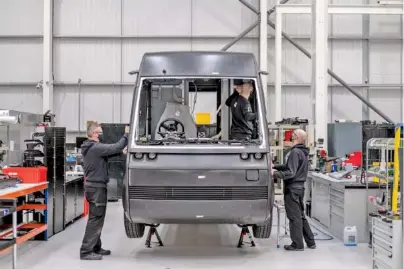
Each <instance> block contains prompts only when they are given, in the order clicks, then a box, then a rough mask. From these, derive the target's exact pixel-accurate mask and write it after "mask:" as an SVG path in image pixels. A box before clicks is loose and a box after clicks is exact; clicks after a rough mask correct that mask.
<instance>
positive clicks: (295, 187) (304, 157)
mask: <svg viewBox="0 0 404 269" xmlns="http://www.w3.org/2000/svg"><path fill="white" fill-rule="evenodd" d="M290 140H291V142H292V145H293V147H292V149H291V151H290V152H289V153H288V155H287V156H286V158H287V160H286V165H275V166H273V168H274V169H275V170H277V171H275V172H274V174H273V176H274V178H275V179H282V180H283V181H284V199H285V210H286V216H287V218H288V219H289V229H290V239H291V240H292V244H290V245H287V246H285V247H284V248H285V250H289V251H302V250H304V244H303V238H304V241H305V242H306V245H307V247H308V248H310V249H315V248H316V242H315V241H314V235H313V233H312V231H311V229H310V225H309V222H308V221H307V219H306V216H305V213H304V202H303V198H304V184H305V182H306V178H307V174H308V171H309V158H308V157H309V152H310V151H309V149H308V148H307V147H306V146H305V145H304V141H305V140H306V132H305V131H304V130H301V129H297V130H295V131H294V132H293V134H292V136H291V138H290Z"/></svg>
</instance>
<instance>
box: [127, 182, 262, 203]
mask: <svg viewBox="0 0 404 269" xmlns="http://www.w3.org/2000/svg"><path fill="white" fill-rule="evenodd" d="M129 199H138V200H192V201H201V200H261V199H268V187H267V186H246V187H226V186H211V187H202V186H187V187H184V186H129Z"/></svg>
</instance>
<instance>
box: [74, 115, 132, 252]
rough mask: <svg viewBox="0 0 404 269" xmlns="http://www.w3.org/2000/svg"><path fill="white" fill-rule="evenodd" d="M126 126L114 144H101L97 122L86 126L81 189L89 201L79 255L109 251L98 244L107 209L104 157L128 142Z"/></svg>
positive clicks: (120, 148) (100, 134)
mask: <svg viewBox="0 0 404 269" xmlns="http://www.w3.org/2000/svg"><path fill="white" fill-rule="evenodd" d="M128 133H129V126H126V127H125V134H124V135H123V137H122V138H121V139H120V140H119V141H118V142H117V143H115V144H103V143H101V142H102V128H101V126H100V125H99V124H98V123H96V122H95V123H92V124H91V125H90V126H89V127H88V129H87V135H88V140H86V141H84V143H83V144H82V145H81V152H82V154H83V163H84V176H85V186H84V193H85V197H86V200H87V201H88V203H89V215H88V221H87V227H86V231H85V234H84V238H83V243H82V245H81V248H80V259H82V260H101V259H102V257H103V256H105V255H111V251H109V250H105V249H103V248H102V247H101V231H102V227H103V226H104V220H105V213H106V209H107V202H108V198H107V183H108V182H109V178H108V169H107V160H108V157H109V156H111V155H115V154H118V153H120V152H121V151H122V150H123V149H124V148H125V147H126V145H127V144H128Z"/></svg>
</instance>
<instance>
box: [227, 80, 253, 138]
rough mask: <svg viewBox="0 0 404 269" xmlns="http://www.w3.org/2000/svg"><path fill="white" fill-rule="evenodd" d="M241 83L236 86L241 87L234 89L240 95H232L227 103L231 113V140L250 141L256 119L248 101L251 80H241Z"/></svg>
mask: <svg viewBox="0 0 404 269" xmlns="http://www.w3.org/2000/svg"><path fill="white" fill-rule="evenodd" d="M235 83H237V82H235ZM241 83H242V85H240V84H238V85H237V86H238V87H240V86H241V87H240V88H236V92H240V93H239V94H237V95H236V94H235V93H234V94H233V97H232V99H231V100H230V101H229V102H230V109H231V113H232V120H231V121H232V124H231V129H230V132H231V139H234V140H250V139H251V138H252V136H253V133H254V124H253V121H255V120H256V119H257V114H256V113H254V112H253V111H252V108H251V104H250V101H249V100H248V99H249V98H250V95H251V93H252V91H253V89H254V87H253V83H252V81H251V80H242V82H241ZM229 98H230V97H229Z"/></svg>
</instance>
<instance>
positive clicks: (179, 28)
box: [97, 0, 204, 36]
mask: <svg viewBox="0 0 404 269" xmlns="http://www.w3.org/2000/svg"><path fill="white" fill-rule="evenodd" d="M97 1H98V0H97ZM112 1H114V2H118V3H119V1H117V0H112ZM194 2H196V1H194ZM203 2H204V1H203ZM123 11H124V13H123V19H124V20H123V21H124V23H123V26H124V27H123V30H124V31H123V32H124V34H125V35H140V36H155V35H163V36H170V35H174V36H182V35H185V36H189V35H191V27H192V24H191V23H190V21H191V1H190V0H170V1H161V0H136V1H133V0H124V9H123Z"/></svg>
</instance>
